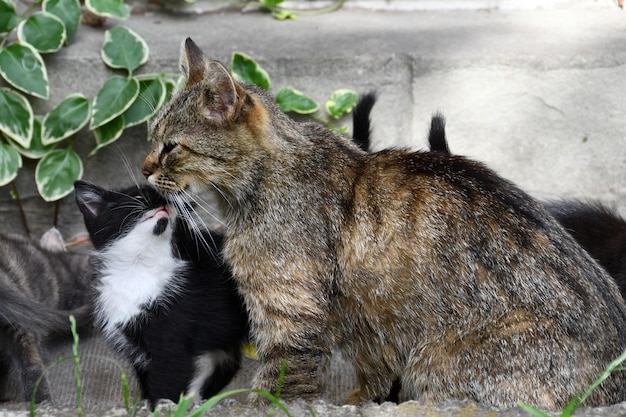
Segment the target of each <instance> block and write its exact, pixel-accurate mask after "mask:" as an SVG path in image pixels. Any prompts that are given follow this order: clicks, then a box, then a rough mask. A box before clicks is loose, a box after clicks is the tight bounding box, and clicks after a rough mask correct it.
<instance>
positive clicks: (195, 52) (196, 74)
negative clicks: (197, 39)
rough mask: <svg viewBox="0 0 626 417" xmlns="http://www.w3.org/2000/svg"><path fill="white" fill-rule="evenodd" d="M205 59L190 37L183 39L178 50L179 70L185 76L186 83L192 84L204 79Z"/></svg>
mask: <svg viewBox="0 0 626 417" xmlns="http://www.w3.org/2000/svg"><path fill="white" fill-rule="evenodd" d="M206 61H207V59H206V57H205V56H204V54H203V53H202V51H201V50H200V48H198V45H196V44H195V43H194V42H193V41H192V40H191V38H187V39H185V40H184V41H183V44H182V45H181V51H180V70H181V72H182V73H183V75H184V76H185V78H186V80H187V81H186V83H187V85H193V84H197V83H199V82H201V81H202V80H203V79H204V71H205V68H206V67H205V63H206Z"/></svg>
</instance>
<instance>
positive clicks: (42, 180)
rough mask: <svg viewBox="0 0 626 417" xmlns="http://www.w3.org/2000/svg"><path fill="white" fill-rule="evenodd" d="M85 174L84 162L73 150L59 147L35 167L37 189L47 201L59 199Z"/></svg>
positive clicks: (69, 191) (70, 190)
mask: <svg viewBox="0 0 626 417" xmlns="http://www.w3.org/2000/svg"><path fill="white" fill-rule="evenodd" d="M82 175H83V162H82V161H81V160H80V157H79V156H78V155H77V154H76V152H74V151H73V150H72V148H67V149H57V150H54V151H52V152H50V153H48V154H47V155H46V156H44V157H43V158H41V159H40V160H39V162H38V163H37V168H36V169H35V181H36V182H37V190H38V191H39V194H40V195H41V197H42V198H43V199H44V200H45V201H57V200H60V199H61V198H63V197H65V196H66V195H68V194H69V193H71V192H72V190H73V189H74V181H76V180H78V179H80V177H82Z"/></svg>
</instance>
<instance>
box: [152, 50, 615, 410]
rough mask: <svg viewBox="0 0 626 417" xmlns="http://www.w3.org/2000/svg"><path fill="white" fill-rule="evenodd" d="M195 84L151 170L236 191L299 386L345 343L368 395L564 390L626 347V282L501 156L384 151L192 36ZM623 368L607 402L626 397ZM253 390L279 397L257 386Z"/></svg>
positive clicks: (271, 382)
mask: <svg viewBox="0 0 626 417" xmlns="http://www.w3.org/2000/svg"><path fill="white" fill-rule="evenodd" d="M181 63H182V67H183V71H184V75H185V77H186V84H185V86H184V88H182V89H181V91H179V92H178V93H177V95H175V96H174V97H173V98H172V100H171V101H170V102H169V103H168V104H167V105H166V106H165V107H164V108H163V109H162V110H161V111H160V113H159V114H158V115H157V116H156V117H155V118H154V120H153V122H152V124H151V128H150V133H151V137H152V146H151V150H150V152H149V154H148V156H147V157H146V159H145V161H144V164H143V173H144V175H145V176H146V177H147V178H148V180H149V182H151V183H152V184H155V185H156V186H157V187H158V188H160V189H161V190H162V191H163V192H165V193H167V195H168V196H170V198H171V200H172V201H179V200H185V199H188V198H189V197H190V196H193V193H195V192H197V191H199V190H201V189H211V188H212V189H215V190H217V192H218V194H219V195H221V196H222V198H223V204H222V206H221V209H222V210H223V212H224V215H225V216H224V218H225V219H226V223H227V224H226V232H225V233H226V239H225V242H224V249H223V254H224V257H225V259H226V261H227V262H228V263H229V264H230V266H231V269H232V272H233V276H234V278H235V279H236V281H237V283H238V287H239V291H240V292H241V294H242V295H243V296H244V299H245V302H246V305H247V308H248V312H249V316H250V321H251V331H252V336H253V338H254V341H255V342H256V344H257V350H258V354H259V356H260V367H259V370H258V373H257V375H256V376H255V380H254V382H253V386H254V387H255V388H260V389H264V390H267V391H273V390H274V389H275V388H276V384H277V380H278V375H279V371H280V368H281V364H282V362H283V360H284V359H287V361H288V367H287V369H286V376H285V380H284V386H283V390H282V393H283V396H284V398H285V399H287V400H289V399H293V398H295V397H303V398H305V399H312V398H315V397H317V396H318V395H319V390H320V386H319V378H318V372H319V363H320V359H321V358H322V357H324V356H326V355H328V354H329V352H330V349H331V347H332V346H335V345H336V346H338V347H340V348H341V349H342V350H343V354H344V355H345V356H346V357H347V358H349V359H350V360H351V361H352V363H353V364H354V367H355V369H356V372H357V378H358V382H359V385H360V391H359V393H358V394H357V395H356V396H354V397H352V400H355V401H359V402H362V401H368V400H370V399H374V398H386V397H387V394H388V393H389V391H390V387H391V386H392V383H393V381H394V380H397V379H400V381H401V387H402V390H401V392H400V398H401V399H409V398H413V399H419V400H421V401H424V402H438V401H442V400H445V399H471V400H475V401H478V402H482V403H487V404H492V405H496V406H514V405H516V404H517V401H520V400H521V401H525V402H528V403H531V404H536V405H538V406H541V407H544V408H547V409H556V408H559V407H562V406H564V405H565V404H566V402H567V401H568V400H569V398H571V397H572V396H573V395H575V394H576V393H578V392H579V391H580V390H581V389H583V387H585V386H587V384H588V383H589V382H590V381H591V380H593V379H594V378H595V377H596V376H597V374H598V373H599V372H600V371H601V370H602V369H603V368H604V367H605V366H606V365H607V364H608V363H609V362H610V361H611V360H613V359H614V358H615V357H617V356H618V355H619V354H620V353H621V352H622V350H623V349H624V348H625V347H626V335H624V332H623V331H622V330H623V329H624V326H626V306H625V305H624V302H623V301H622V298H621V297H620V295H619V292H618V290H617V287H616V286H615V283H614V282H613V281H612V280H611V278H610V277H609V276H608V275H607V274H606V273H605V272H604V270H603V269H602V268H601V267H599V266H598V265H597V264H596V263H595V262H594V261H593V260H592V259H591V258H590V257H589V255H587V253H586V252H585V251H584V250H583V249H582V248H581V247H580V246H579V245H577V244H576V243H575V242H574V241H573V239H572V238H571V236H569V235H568V234H567V233H565V231H564V230H563V229H562V228H561V227H560V226H559V224H558V223H557V222H556V221H555V220H554V219H553V218H552V216H550V215H548V214H547V213H546V211H545V210H544V209H543V207H542V206H541V205H540V204H538V203H537V202H535V200H533V199H532V198H531V197H530V196H528V195H527V194H525V193H524V192H522V191H521V190H520V189H518V188H517V187H516V186H515V185H513V184H512V183H510V182H508V181H506V180H504V179H502V178H500V177H498V176H497V175H496V174H495V173H494V172H492V171H491V170H489V169H488V168H486V167H485V166H484V165H482V164H480V163H477V162H473V161H471V160H468V159H465V158H463V157H459V156H450V155H444V154H442V153H436V152H408V151H404V150H385V151H381V152H378V153H374V154H368V153H367V152H364V151H362V150H361V149H359V148H358V147H357V146H356V145H355V144H354V143H352V141H350V140H348V139H345V138H343V137H341V136H340V135H337V134H335V133H333V132H331V131H329V130H328V129H327V128H325V127H323V126H320V125H319V124H315V123H297V122H295V121H293V120H291V119H290V118H289V117H287V116H286V115H285V114H284V113H282V112H281V111H280V109H279V108H278V107H277V105H276V104H275V102H274V100H273V98H272V97H271V96H270V95H269V94H268V93H267V92H265V91H263V90H261V89H259V88H256V87H254V86H248V85H243V84H240V83H238V82H236V81H234V80H233V79H232V78H231V76H230V75H229V74H228V72H227V71H226V70H225V69H224V67H223V66H222V65H221V64H219V63H218V62H215V61H211V60H209V59H208V58H206V57H205V56H204V55H203V53H202V52H201V51H200V49H199V48H198V47H197V46H196V45H195V44H194V43H193V42H192V41H191V39H187V40H186V41H185V42H184V47H183V52H182V57H181ZM625 382H626V381H625V378H624V376H623V375H622V374H621V373H618V374H615V375H612V376H611V377H610V378H608V379H607V380H606V381H605V382H604V383H603V384H602V386H601V388H600V389H599V390H597V391H595V392H594V393H593V394H592V396H591V397H590V398H589V403H588V404H589V405H599V404H609V403H614V402H618V401H622V400H624V399H626V384H625ZM249 400H250V401H251V403H253V404H261V403H264V402H265V400H264V399H263V398H262V397H260V396H258V395H255V394H252V395H251V397H250V398H249Z"/></svg>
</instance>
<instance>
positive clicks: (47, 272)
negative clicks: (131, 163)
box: [0, 229, 91, 402]
mask: <svg viewBox="0 0 626 417" xmlns="http://www.w3.org/2000/svg"><path fill="white" fill-rule="evenodd" d="M90 288H91V275H90V273H89V268H88V260H87V256H86V255H81V254H75V253H70V252H66V251H65V246H64V243H63V239H62V237H61V235H60V233H59V232H58V231H57V230H56V229H51V230H50V231H48V232H47V233H46V234H45V235H44V236H43V237H42V238H41V240H40V241H34V240H31V239H29V238H27V237H25V236H21V235H17V234H0V401H29V400H30V399H31V395H32V394H33V390H34V388H35V385H36V382H37V379H39V377H40V376H41V374H42V372H43V370H44V367H45V357H44V348H43V343H44V342H45V341H46V340H48V339H50V338H53V337H57V336H69V335H70V321H69V316H70V314H72V315H74V316H75V318H76V321H77V324H78V325H79V327H80V328H82V329H86V328H88V327H89V325H90V322H91V321H90V320H91V307H90V305H89V301H90V297H89V293H90V292H89V289H90ZM46 399H49V389H48V386H47V383H46V380H45V379H43V380H42V382H41V384H40V385H39V388H38V390H37V395H36V397H35V401H37V402H40V401H43V400H46Z"/></svg>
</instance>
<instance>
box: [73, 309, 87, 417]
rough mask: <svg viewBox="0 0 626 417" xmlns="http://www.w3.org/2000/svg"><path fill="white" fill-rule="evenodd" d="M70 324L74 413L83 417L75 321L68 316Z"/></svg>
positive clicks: (81, 385)
mask: <svg viewBox="0 0 626 417" xmlns="http://www.w3.org/2000/svg"><path fill="white" fill-rule="evenodd" d="M70 322H71V324H72V336H73V339H74V344H73V345H72V353H73V356H74V377H75V379H76V413H77V414H78V417H83V415H84V413H83V399H82V390H83V384H82V381H81V379H80V358H79V357H78V332H77V331H76V319H75V318H74V316H70Z"/></svg>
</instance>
